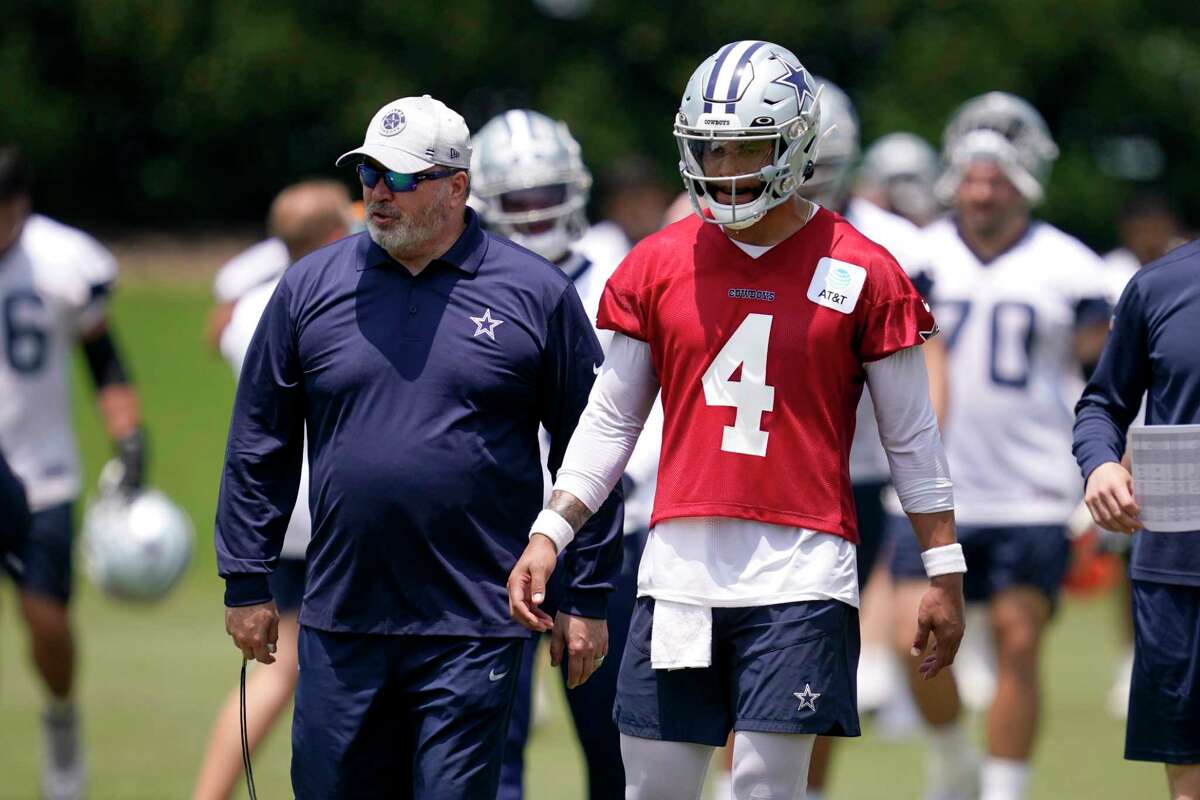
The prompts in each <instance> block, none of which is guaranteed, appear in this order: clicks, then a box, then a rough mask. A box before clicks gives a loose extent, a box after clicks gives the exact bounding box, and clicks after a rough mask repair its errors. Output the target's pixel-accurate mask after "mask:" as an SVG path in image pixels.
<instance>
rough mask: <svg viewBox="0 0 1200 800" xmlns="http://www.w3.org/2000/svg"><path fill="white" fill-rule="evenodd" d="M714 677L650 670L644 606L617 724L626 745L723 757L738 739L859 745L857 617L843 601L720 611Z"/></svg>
mask: <svg viewBox="0 0 1200 800" xmlns="http://www.w3.org/2000/svg"><path fill="white" fill-rule="evenodd" d="M712 614H713V658H712V665H711V666H710V667H708V668H706V669H677V670H655V669H652V668H651V666H650V631H651V626H652V622H653V615H654V600H653V598H650V597H642V598H639V599H638V602H637V607H636V608H635V609H634V612H633V620H632V622H631V623H630V628H629V640H628V642H627V644H626V647H625V655H624V656H623V658H622V660H621V673H620V677H619V678H618V679H617V702H616V707H615V709H614V711H613V717H614V719H615V720H616V722H617V728H618V729H619V730H620V731H621V733H624V734H626V735H628V736H637V737H640V738H643V739H662V740H666V741H671V742H694V743H696V744H707V745H712V746H714V747H719V746H721V745H723V744H725V741H726V739H727V738H728V736H729V732H730V730H737V731H762V732H767V733H817V734H824V735H828V736H858V735H859V726H858V702H857V684H856V683H855V680H856V673H857V670H858V651H859V634H858V609H856V608H854V607H852V606H849V605H846V604H845V603H841V602H838V601H836V600H816V601H805V602H798V603H780V604H778V605H770V606H758V607H754V608H714V609H713V612H712Z"/></svg>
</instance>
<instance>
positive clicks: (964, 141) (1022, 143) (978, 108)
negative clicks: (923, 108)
mask: <svg viewBox="0 0 1200 800" xmlns="http://www.w3.org/2000/svg"><path fill="white" fill-rule="evenodd" d="M1056 158H1058V146H1057V145H1055V144H1054V139H1053V138H1052V137H1051V136H1050V129H1049V128H1048V127H1047V126H1046V120H1044V119H1042V115H1041V114H1039V113H1038V111H1037V109H1036V108H1034V107H1033V106H1031V105H1030V104H1029V103H1028V102H1026V101H1025V100H1022V99H1021V98H1019V97H1017V96H1016V95H1012V94H1008V93H1007V92H988V93H987V94H984V95H980V96H979V97H976V98H974V99H972V100H968V101H967V102H965V103H963V104H962V105H961V106H959V108H958V110H957V111H955V112H954V115H953V116H952V117H951V118H950V122H949V124H947V125H946V130H945V132H944V133H943V134H942V160H943V161H944V162H945V171H944V172H943V173H942V177H941V178H940V179H939V180H938V182H937V185H936V187H935V188H936V190H937V193H938V196H939V197H940V198H941V200H942V202H945V203H949V202H950V201H951V199H952V198H953V196H954V193H955V192H956V191H957V190H958V185H959V183H960V182H961V181H962V176H963V172H965V171H966V168H967V166H968V165H970V164H971V162H973V161H975V160H977V159H986V160H990V161H995V162H996V163H997V164H999V165H1000V167H1001V168H1002V169H1004V171H1005V173H1006V174H1007V175H1008V177H1009V180H1011V181H1012V182H1013V185H1014V186H1016V187H1017V190H1018V191H1019V192H1020V193H1021V194H1022V195H1024V197H1025V199H1026V200H1027V201H1029V203H1030V204H1036V203H1038V202H1040V201H1041V199H1042V196H1043V193H1044V188H1045V185H1046V181H1047V180H1048V179H1049V178H1050V167H1051V165H1053V163H1054V160H1055V159H1056Z"/></svg>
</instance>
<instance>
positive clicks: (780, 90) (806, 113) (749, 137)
mask: <svg viewBox="0 0 1200 800" xmlns="http://www.w3.org/2000/svg"><path fill="white" fill-rule="evenodd" d="M820 94H821V93H820V90H819V89H818V88H817V87H816V85H815V84H814V82H813V79H812V76H811V75H809V74H808V70H806V69H805V68H804V66H803V65H802V64H801V63H800V60H799V59H798V58H796V56H795V55H794V54H793V53H792V52H791V51H790V50H788V49H786V48H784V47H780V46H779V45H777V44H771V43H770V42H760V41H742V42H732V43H730V44H727V45H725V46H724V47H722V48H721V49H720V50H718V51H717V52H716V53H714V54H713V55H711V56H709V57H708V58H707V59H705V60H704V63H702V64H701V65H700V66H699V67H697V68H696V71H695V72H694V73H692V77H691V78H690V79H689V80H688V83H687V88H686V89H684V91H683V100H682V102H681V103H680V104H679V113H678V114H677V115H676V118H675V140H676V142H677V143H678V145H679V174H680V175H682V176H683V185H684V188H686V189H687V191H688V195H689V196H690V197H691V200H692V209H693V210H694V211H695V212H696V213H697V214H698V215H700V218H701V219H703V220H705V221H706V222H713V223H716V224H718V225H723V226H725V227H727V228H733V229H739V228H747V227H749V226H751V225H753V224H754V223H756V222H758V221H759V220H760V219H762V217H763V215H764V214H766V213H767V211H769V210H771V209H772V208H774V207H775V206H777V205H779V204H780V203H783V202H785V201H786V200H787V199H788V198H790V197H791V196H792V193H793V192H795V191H796V190H797V189H798V188H799V186H800V184H802V183H804V182H805V181H806V180H808V179H809V178H811V177H812V174H813V165H814V163H815V162H816V160H817V146H818V144H819V142H818V139H819V135H820V132H821V104H820ZM762 141H765V142H769V143H770V145H771V147H772V150H771V152H770V154H769V155H768V156H767V158H766V163H765V164H764V165H763V166H762V167H761V168H759V169H757V170H755V171H754V172H747V173H745V174H742V175H728V176H717V177H713V176H708V175H705V174H704V166H703V163H704V159H703V156H704V153H705V151H706V150H708V149H710V148H712V147H716V146H722V145H729V144H730V143H738V142H762ZM714 182H716V183H718V184H722V185H723V186H721V187H719V188H724V187H728V188H729V191H730V194H732V195H733V197H732V198H731V202H729V203H718V202H717V201H716V198H715V196H714V194H713V191H712V187H711V186H710V184H712V183H714ZM739 182H741V183H742V185H743V186H745V185H746V184H747V183H750V185H751V186H753V187H755V188H757V189H758V191H757V194H755V196H754V198H753V199H752V200H748V201H746V202H738V201H737V192H738V191H739V188H738V183H739ZM701 197H703V198H704V205H703V206H701V201H700V198H701ZM705 209H707V211H708V213H705Z"/></svg>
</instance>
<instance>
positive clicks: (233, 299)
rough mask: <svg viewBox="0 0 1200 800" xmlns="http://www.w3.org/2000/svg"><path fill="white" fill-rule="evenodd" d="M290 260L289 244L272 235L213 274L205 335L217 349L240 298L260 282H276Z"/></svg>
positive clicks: (227, 262)
mask: <svg viewBox="0 0 1200 800" xmlns="http://www.w3.org/2000/svg"><path fill="white" fill-rule="evenodd" d="M290 263H291V262H290V261H289V260H288V252H287V245H286V244H284V242H283V240H282V239H280V238H279V237H278V236H271V237H268V238H266V239H263V240H262V241H261V242H258V243H256V244H253V245H251V246H250V247H247V248H246V249H245V250H243V251H242V252H240V253H238V254H237V255H236V256H234V257H233V258H231V259H229V260H228V261H226V262H225V263H224V264H222V265H221V268H220V269H219V270H217V274H216V276H215V277H214V278H213V300H214V305H213V307H212V309H211V310H210V311H209V312H208V320H207V322H206V323H205V330H204V334H205V339H207V340H208V343H209V344H210V345H211V346H212V348H213V349H214V350H216V351H218V352H220V350H221V335H222V334H223V333H224V332H225V327H226V326H227V325H228V324H229V319H230V317H232V316H233V307H234V305H235V304H236V303H237V301H238V299H240V298H241V297H242V295H244V294H246V292H248V291H250V290H251V289H254V288H255V287H256V286H263V285H264V284H265V285H271V286H274V285H275V281H276V280H278V278H279V276H280V275H282V274H283V271H284V270H285V269H287V267H288V264H290Z"/></svg>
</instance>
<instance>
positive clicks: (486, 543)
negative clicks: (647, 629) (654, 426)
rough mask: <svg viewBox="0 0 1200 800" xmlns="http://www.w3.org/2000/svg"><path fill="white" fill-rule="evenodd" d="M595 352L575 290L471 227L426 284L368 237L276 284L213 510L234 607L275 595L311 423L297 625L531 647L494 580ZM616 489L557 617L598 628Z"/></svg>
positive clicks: (538, 501) (568, 571) (585, 533)
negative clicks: (542, 431) (542, 439)
mask: <svg viewBox="0 0 1200 800" xmlns="http://www.w3.org/2000/svg"><path fill="white" fill-rule="evenodd" d="M602 359H603V353H602V351H601V349H600V345H599V343H598V342H597V340H596V336H595V334H594V332H593V330H592V326H591V323H590V322H589V320H588V318H587V315H586V313H585V312H584V310H583V306H582V305H581V304H580V301H579V298H578V296H577V295H576V293H575V290H574V288H573V287H572V285H571V282H570V281H569V280H568V279H567V278H566V276H564V275H563V274H562V273H561V271H559V270H558V269H557V268H556V267H554V266H553V265H552V264H550V263H549V262H547V261H545V260H543V259H541V258H540V257H538V256H536V255H534V254H532V253H530V252H529V251H527V250H524V249H522V248H520V247H518V246H517V245H515V244H513V243H512V242H510V241H508V240H507V239H503V238H501V237H498V236H495V235H492V234H489V233H486V232H484V231H483V230H482V229H481V228H480V226H479V221H478V218H477V216H476V215H475V212H473V211H471V210H469V209H468V210H467V211H466V229H465V230H464V231H463V233H462V235H461V236H460V237H459V239H458V241H457V242H456V243H455V244H454V246H453V247H452V248H451V249H450V250H449V251H447V252H446V254H445V255H443V256H442V257H441V258H440V259H438V260H436V261H434V262H433V263H431V264H430V265H429V266H428V267H426V268H425V269H424V270H423V271H422V272H421V273H420V274H419V275H417V276H415V277H414V276H413V275H411V274H410V273H409V272H408V271H407V270H406V269H405V268H404V267H403V266H401V265H400V264H397V263H396V262H395V261H393V260H392V259H391V257H390V256H388V254H387V253H386V252H384V251H383V250H382V249H381V248H380V247H379V246H378V245H376V244H375V243H374V242H372V241H371V239H370V237H369V235H368V234H367V233H360V234H358V235H355V236H351V237H349V238H346V239H343V240H341V241H340V242H337V243H335V244H332V245H330V246H328V247H325V248H323V249H321V250H318V251H316V252H315V253H313V254H311V255H309V256H306V257H305V258H303V259H301V260H300V261H298V262H297V263H296V264H295V265H293V266H292V267H291V268H290V269H288V271H287V272H286V273H285V274H284V276H283V278H282V279H281V280H280V282H279V286H278V288H277V289H276V291H275V294H274V296H273V297H272V298H271V300H270V302H269V303H268V305H267V308H266V310H265V311H264V313H263V317H262V320H261V321H260V323H259V326H258V329H257V331H256V332H255V334H254V338H253V340H252V341H251V344H250V349H249V352H248V353H247V355H246V360H245V363H244V366H243V368H242V375H241V380H240V381H239V383H238V392H237V399H236V401H235V404H234V410H233V420H232V423H231V426H230V432H229V445H228V451H227V454H226V461H225V470H224V474H223V476H222V480H221V493H220V500H219V502H218V508H217V525H216V546H217V565H218V569H219V572H220V574H221V576H222V577H224V578H225V580H226V594H225V598H226V603H227V604H228V605H247V604H251V603H256V602H265V601H266V600H267V599H269V598H270V593H269V590H268V588H267V582H266V575H267V574H268V573H269V572H270V571H271V570H272V569H273V568H274V565H275V562H276V559H277V558H278V556H279V551H280V547H281V546H282V543H283V537H284V532H285V530H286V528H287V522H288V518H289V516H290V514H291V510H292V507H293V505H294V501H295V497H296V492H297V485H298V480H299V469H300V459H301V448H302V441H303V438H304V430H305V426H307V431H308V458H309V468H310V490H309V498H308V502H309V507H310V509H311V510H312V520H313V529H312V533H313V536H312V542H311V544H310V545H309V547H308V553H307V557H308V570H307V577H306V586H305V592H304V601H303V604H302V606H301V611H300V622H301V623H302V624H304V625H309V626H312V627H315V628H320V629H322V630H328V631H346V632H356V633H382V634H432V635H454V636H499V637H509V636H523V635H527V633H528V632H527V631H525V629H524V628H522V627H520V626H519V625H517V624H516V623H514V622H513V621H512V620H511V619H510V618H509V613H508V598H507V592H506V589H505V584H506V581H507V579H508V573H509V572H510V571H511V569H512V567H513V565H514V564H515V563H516V560H517V558H518V556H519V555H520V554H521V552H522V551H523V550H524V548H525V545H526V543H527V536H528V532H529V526H530V524H531V523H532V522H533V519H534V517H535V516H537V513H538V511H539V510H540V508H541V505H542V498H543V493H542V492H543V490H542V477H541V468H540V466H539V449H538V425H539V423H540V424H542V425H544V426H545V428H546V430H547V431H548V432H549V435H550V441H551V447H550V455H549V460H550V467H551V472H552V473H555V472H557V469H558V465H559V464H560V463H561V461H562V456H563V453H564V452H565V450H566V445H567V442H568V441H569V439H570V436H571V433H572V432H573V431H574V428H575V424H576V422H577V421H578V419H579V415H580V413H581V412H582V411H583V408H584V406H585V405H586V404H587V396H588V393H589V391H590V390H591V386H592V382H593V381H594V380H595V368H596V367H597V365H599V364H600V362H601V360H602ZM621 517H622V508H621V501H620V498H619V496H618V495H617V493H614V496H612V497H610V498H609V500H608V502H607V503H606V504H605V505H604V507H603V508H601V509H600V511H599V512H598V513H597V514H596V515H595V516H594V517H593V518H592V519H591V520H590V521H589V523H588V524H587V525H586V526H585V527H584V529H583V530H581V531H580V534H579V536H578V538H577V539H576V540H575V541H574V542H572V544H571V546H570V547H568V548H567V549H566V550H565V551H564V553H563V555H562V557H561V558H560V565H559V567H558V570H557V572H558V573H563V575H564V579H565V583H566V587H565V593H564V596H563V599H562V603H561V608H562V609H563V610H566V611H569V612H571V613H576V614H581V615H584V616H591V617H603V616H604V615H605V604H606V598H607V594H608V591H610V590H611V588H612V581H613V578H614V577H615V575H616V573H617V571H618V569H619V568H620V563H621V555H622V549H621V525H622V519H621Z"/></svg>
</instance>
